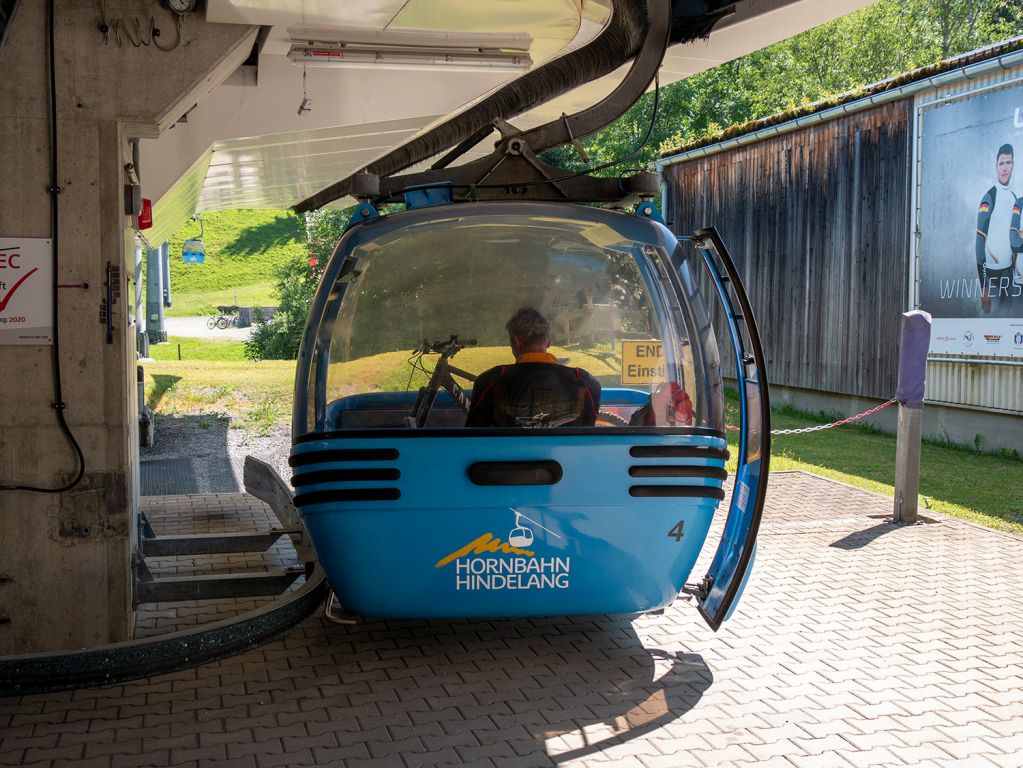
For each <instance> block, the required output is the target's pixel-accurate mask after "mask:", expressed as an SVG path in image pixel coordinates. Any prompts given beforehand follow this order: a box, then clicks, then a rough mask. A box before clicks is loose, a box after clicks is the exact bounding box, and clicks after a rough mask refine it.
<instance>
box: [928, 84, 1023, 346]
mask: <svg viewBox="0 0 1023 768" xmlns="http://www.w3.org/2000/svg"><path fill="white" fill-rule="evenodd" d="M919 184H920V187H919V199H918V222H917V223H918V226H919V241H918V242H919V248H920V250H919V262H918V264H919V304H920V308H921V309H923V310H925V311H927V312H929V313H930V314H931V316H932V317H933V318H934V325H933V330H932V334H931V354H932V355H934V354H938V355H941V354H955V355H978V356H983V357H994V358H1018V359H1023V234H1021V214H1020V211H1021V208H1023V200H1021V199H1020V196H1023V85H1020V84H1018V83H1017V84H1014V85H1010V86H1005V87H1000V88H997V89H992V90H987V91H983V92H979V93H974V94H971V95H966V96H963V97H959V98H956V99H954V100H950V101H943V102H941V103H938V104H936V105H933V106H929V107H926V108H925V109H923V110H921V113H920V178H919Z"/></svg>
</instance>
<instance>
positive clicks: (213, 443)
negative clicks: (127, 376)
mask: <svg viewBox="0 0 1023 768" xmlns="http://www.w3.org/2000/svg"><path fill="white" fill-rule="evenodd" d="M155 437H156V439H155V444H154V446H153V447H152V448H143V449H142V450H141V451H140V454H141V456H140V458H141V459H142V493H143V495H171V494H188V493H231V492H236V491H241V490H244V487H245V486H244V482H243V477H242V468H243V467H244V464H245V457H246V456H253V457H255V458H257V459H262V460H263V461H265V462H267V463H268V464H270V466H272V467H273V468H274V469H276V470H277V472H278V473H279V474H280V476H281V477H282V478H283V479H284V481H285V482H288V481H289V480H290V479H291V467H289V466H288V455H289V454H290V452H291V428H290V426H289V425H282V426H279V427H277V428H275V429H274V430H273V431H272V432H271V433H270V434H268V435H265V436H264V435H257V434H255V433H254V432H251V431H248V430H245V429H241V428H232V420H231V419H230V418H228V417H226V416H173V417H168V416H158V417H157V421H156V432H155Z"/></svg>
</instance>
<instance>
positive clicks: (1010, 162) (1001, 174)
mask: <svg viewBox="0 0 1023 768" xmlns="http://www.w3.org/2000/svg"><path fill="white" fill-rule="evenodd" d="M1015 164H1016V160H1015V158H1014V157H1013V152H1012V144H1002V146H1000V147H999V148H998V159H997V160H996V161H995V172H996V173H997V174H998V183H999V184H1008V183H1009V179H1011V178H1012V169H1013V167H1014V166H1015Z"/></svg>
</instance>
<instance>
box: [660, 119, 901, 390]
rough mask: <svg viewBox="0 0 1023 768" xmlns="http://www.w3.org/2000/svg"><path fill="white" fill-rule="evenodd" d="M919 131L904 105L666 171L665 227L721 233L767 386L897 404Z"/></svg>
mask: <svg viewBox="0 0 1023 768" xmlns="http://www.w3.org/2000/svg"><path fill="white" fill-rule="evenodd" d="M912 124H913V121H912V102H911V100H903V101H899V102H894V103H892V104H888V105H885V106H882V107H877V108H874V109H871V110H868V111H864V112H859V113H856V114H852V115H848V116H846V117H844V118H841V119H838V120H833V121H830V122H825V123H819V124H817V125H815V126H812V127H809V128H804V129H802V130H798V131H794V132H792V133H788V134H785V135H782V136H777V137H774V138H770V139H765V140H762V141H759V142H757V143H754V144H750V145H748V146H745V147H739V148H736V149H733V150H729V151H726V152H721V153H718V154H715V155H710V156H708V157H704V158H700V159H695V160H691V161H687V162H683V163H679V164H676V165H672V166H668V167H666V168H665V183H666V185H667V208H668V210H667V211H666V212H665V213H666V216H665V220H666V221H667V222H668V223H669V226H670V227H671V228H672V230H673V231H674V232H675V233H676V234H678V235H688V234H690V233H691V232H693V231H694V230H696V229H698V228H700V227H703V226H709V225H713V226H715V227H717V228H718V230H719V231H720V232H721V236H722V238H723V240H724V242H725V245H726V246H727V247H728V249H729V252H730V253H731V254H732V256H733V258H734V259H735V261H736V264H737V266H738V268H739V271H740V273H741V274H742V276H743V280H744V282H745V285H746V290H747V291H748V293H749V295H750V299H751V301H752V304H753V307H754V311H755V312H756V317H757V321H758V325H759V328H760V332H761V336H762V338H763V342H764V347H765V354H766V356H767V364H768V376H769V380H770V381H771V382H772V383H777V384H784V385H787V386H791V387H801V388H805V389H813V390H823V391H827V392H837V393H844V394H850V395H859V396H862V397H876V398H880V399H888V398H889V397H893V396H894V394H895V388H896V384H897V378H898V333H899V318H900V315H901V313H902V312H903V311H905V308H906V307H905V305H906V303H907V296H908V284H907V281H908V279H909V278H908V274H909V242H910V238H909V234H910V233H909V229H910V218H911V217H910V205H911V198H910V190H911V184H912V175H911V165H912V162H911V136H912ZM718 327H719V329H721V331H722V332H723V328H724V326H723V324H721V323H720V322H719V323H718ZM724 370H725V373H726V375H733V376H734V370H735V366H734V363H733V361H732V358H731V357H730V356H729V357H728V360H727V362H726V363H725V367H724Z"/></svg>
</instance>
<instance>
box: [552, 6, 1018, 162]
mask: <svg viewBox="0 0 1023 768" xmlns="http://www.w3.org/2000/svg"><path fill="white" fill-rule="evenodd" d="M1021 28H1023V2H1021V1H1020V0H880V1H879V2H876V3H873V4H872V5H869V6H867V7H866V8H863V9H861V10H859V11H856V12H855V13H852V14H849V15H848V16H844V17H842V18H839V19H836V20H834V21H831V22H829V23H827V24H822V25H821V26H819V27H815V28H813V29H810V30H807V31H806V32H803V33H801V34H799V35H796V36H794V37H792V38H789V39H787V40H782V41H780V42H778V43H775V44H774V45H770V46H767V47H766V48H763V49H761V50H758V51H753V52H752V53H749V54H747V55H746V56H742V57H741V58H738V59H735V60H734V61H730V62H727V63H725V64H722V65H720V66H718V67H715V68H714V69H710V70H707V71H704V72H700V73H698V74H696V75H693V76H692V77H688V78H686V79H684V80H680V81H678V82H676V83H672V84H671V85H668V86H665V87H664V88H661V89H660V94H659V99H658V101H659V104H658V109H657V118H656V122H654V124H653V126H652V128H651V111H652V102H653V97H652V94H646V95H645V96H643V97H642V98H641V99H640V100H639V101H638V102H637V103H636V104H635V105H634V106H633V107H632V108H631V109H630V110H629V111H628V112H626V114H624V115H623V116H622V117H621V118H619V119H618V120H617V121H615V122H614V123H612V124H611V125H609V126H608V127H606V128H604V129H603V130H602V131H599V132H598V133H596V134H594V135H593V136H590V137H587V138H586V139H585V140H584V141H583V144H584V146H585V147H586V149H587V152H588V153H589V154H590V155H591V157H592V158H593V161H592V162H591V163H590V165H589V167H595V166H597V165H599V164H601V163H605V162H609V161H612V160H615V159H618V158H622V157H625V156H627V155H629V154H630V153H632V152H633V151H634V150H635V148H636V147H637V146H639V145H640V143H641V142H642V140H643V137H644V136H645V135H646V133H647V130H648V128H649V129H650V139H649V141H647V143H646V145H645V146H644V148H643V149H642V150H641V151H640V153H639V154H638V155H637V157H636V158H635V159H634V160H633V161H632V164H633V165H640V166H641V165H643V164H646V163H650V162H652V161H653V160H656V159H657V157H659V156H660V154H661V153H662V152H663V151H669V150H673V149H675V148H677V147H679V146H682V145H685V144H688V143H689V142H691V141H694V140H696V139H699V138H703V137H705V136H711V135H714V134H716V133H718V132H719V131H721V130H722V129H723V128H725V127H727V126H730V125H735V124H739V123H744V122H747V121H750V120H757V119H759V118H763V117H768V116H770V115H773V114H777V113H779V112H784V111H787V110H789V109H793V108H795V107H799V106H802V105H806V104H810V103H812V102H815V101H818V100H820V99H823V98H826V97H828V96H834V95H837V94H839V93H844V92H846V91H849V90H853V89H855V88H858V87H862V86H864V85H867V84H870V83H874V82H877V81H880V80H884V79H885V78H888V77H892V76H894V75H898V74H901V73H903V72H908V71H910V70H913V69H916V68H917V67H921V66H925V65H928V64H933V63H935V62H937V61H939V60H940V59H945V58H950V57H952V56H956V55H958V54H961V53H965V52H967V51H971V50H974V49H976V48H980V47H983V46H985V45H990V44H992V43H996V42H998V41H1001V40H1004V39H1006V38H1009V37H1011V36H1012V35H1015V34H1019V32H1020V30H1021ZM544 157H545V159H546V160H547V161H548V162H551V163H552V164H554V165H558V166H560V167H563V168H566V169H570V170H575V171H581V170H585V168H586V167H587V166H586V165H584V164H583V163H582V162H581V161H580V160H579V159H578V157H577V156H576V154H575V152H574V151H572V150H571V148H567V149H566V148H563V147H562V148H558V149H555V150H551V151H550V152H547V153H545V155H544ZM624 172H625V169H623V168H622V167H613V168H609V169H607V170H606V171H603V172H600V173H599V174H598V175H623V173H624Z"/></svg>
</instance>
